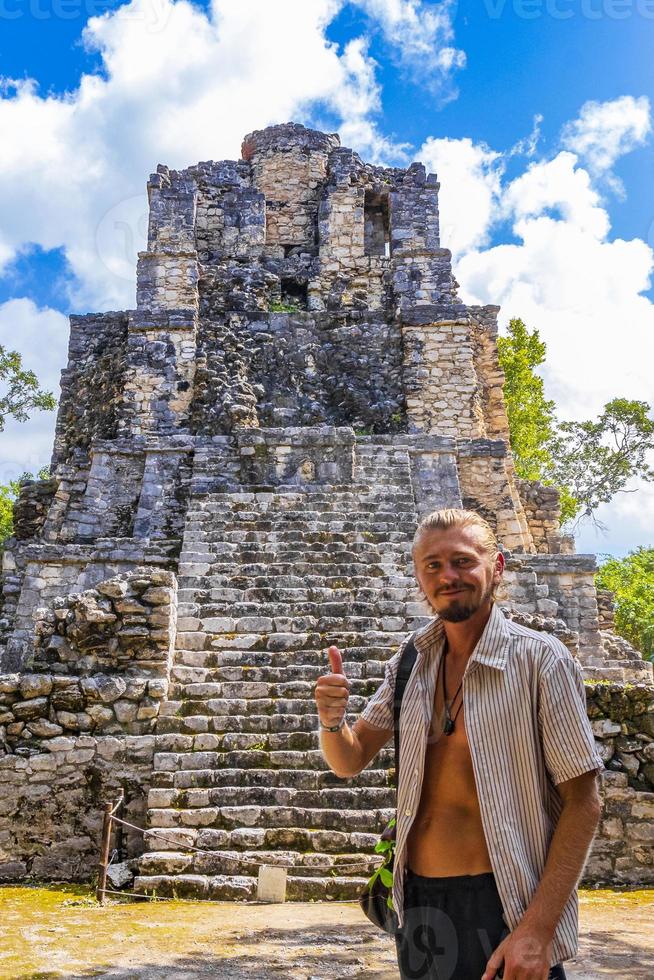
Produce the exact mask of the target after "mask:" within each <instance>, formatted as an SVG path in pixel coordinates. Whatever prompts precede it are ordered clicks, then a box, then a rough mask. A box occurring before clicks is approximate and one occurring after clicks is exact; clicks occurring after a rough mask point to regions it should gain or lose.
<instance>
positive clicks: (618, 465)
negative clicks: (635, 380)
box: [498, 319, 654, 524]
mask: <svg viewBox="0 0 654 980" xmlns="http://www.w3.org/2000/svg"><path fill="white" fill-rule="evenodd" d="M498 350H499V359H500V365H501V367H502V369H503V371H504V375H505V383H504V396H505V400H506V407H507V415H508V420H509V434H510V440H511V449H512V451H513V456H514V460H515V467H516V472H517V473H518V476H520V477H521V478H522V479H525V480H540V482H541V483H544V484H545V485H548V486H555V487H556V488H557V489H558V490H559V494H560V501H561V523H562V524H565V523H567V522H569V521H572V520H574V519H575V518H576V519H581V518H584V517H593V515H594V513H595V511H596V510H597V508H598V507H599V505H600V504H603V503H608V502H609V501H610V500H611V499H612V498H613V497H614V496H615V494H616V493H621V492H626V487H627V484H628V482H629V481H630V480H632V479H633V478H635V477H639V478H640V479H641V480H646V481H650V480H654V470H653V469H652V468H651V467H650V466H649V465H648V463H647V455H648V453H649V452H651V451H652V450H653V449H654V421H653V420H652V419H651V418H650V417H649V412H650V406H649V405H648V404H647V402H639V401H631V400H629V399H627V398H614V399H613V400H612V401H610V402H607V404H606V405H605V406H604V409H603V410H602V413H601V414H600V416H599V417H598V418H597V419H596V420H595V421H592V420H591V421H586V422H559V421H558V420H557V418H556V412H555V405H554V402H553V401H549V400H548V399H547V398H546V397H545V391H544V386H543V380H542V378H540V377H539V376H538V375H537V374H536V373H535V369H536V368H538V367H539V366H540V365H541V364H543V363H544V362H545V356H546V353H547V350H546V346H545V344H544V342H543V341H542V340H541V339H540V337H539V334H538V331H537V330H534V331H533V332H530V331H529V329H528V328H527V327H526V326H525V324H524V322H523V321H522V320H519V319H513V320H511V322H510V323H509V328H508V335H507V336H506V337H499V338H498Z"/></svg>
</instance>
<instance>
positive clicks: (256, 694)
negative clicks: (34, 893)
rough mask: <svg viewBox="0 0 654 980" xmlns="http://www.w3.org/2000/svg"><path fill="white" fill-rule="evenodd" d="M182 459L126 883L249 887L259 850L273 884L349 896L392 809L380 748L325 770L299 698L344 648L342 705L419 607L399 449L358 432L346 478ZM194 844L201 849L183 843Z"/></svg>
mask: <svg viewBox="0 0 654 980" xmlns="http://www.w3.org/2000/svg"><path fill="white" fill-rule="evenodd" d="M220 470H221V466H220V461H219V460H218V459H215V458H214V459H213V460H212V458H211V455H210V454H209V453H205V454H203V455H200V456H197V457H196V466H195V472H194V477H193V487H192V495H191V502H190V506H189V512H188V519H187V525H186V531H185V536H184V543H183V549H182V555H181V559H180V572H179V602H180V606H179V620H178V635H177V650H176V655H175V664H174V668H173V674H172V677H173V682H172V685H171V690H170V694H169V697H170V700H169V702H168V703H167V704H165V705H164V706H163V710H162V713H161V715H160V719H159V722H158V729H157V734H158V744H159V745H163V746H164V747H165V751H159V752H158V753H157V754H156V756H155V773H154V778H153V783H152V789H151V791H150V796H149V801H148V805H149V812H148V827H149V828H150V829H152V830H153V831H155V832H156V833H157V834H161V835H162V836H164V837H166V838H167V840H166V841H165V842H164V841H162V840H160V839H155V838H150V839H149V842H148V846H149V848H150V850H149V851H147V852H146V853H145V854H144V855H143V857H142V859H141V865H140V874H139V876H138V877H137V879H136V883H135V888H136V890H137V891H139V892H141V893H145V892H150V893H151V892H156V893H157V894H159V895H173V894H176V895H179V896H182V895H183V896H189V897H206V898H213V899H234V898H254V897H255V896H256V887H257V875H258V869H259V866H260V865H261V864H268V865H282V866H285V867H287V869H288V871H287V874H288V878H287V897H288V898H289V899H291V900H307V899H312V898H332V899H335V898H341V899H343V898H353V897H354V896H355V895H356V894H357V892H358V890H359V889H360V887H361V885H362V884H363V883H364V881H365V880H366V879H367V877H369V875H370V874H371V872H372V870H373V868H374V867H375V866H376V864H377V860H376V858H375V856H374V855H373V853H372V852H373V848H374V845H375V843H376V841H377V839H378V834H379V833H380V831H381V830H382V829H383V827H384V826H385V824H386V822H387V820H388V819H389V818H390V817H391V816H392V813H393V802H394V793H393V790H392V783H391V781H390V778H389V777H390V776H391V775H392V770H391V769H390V767H391V766H392V764H393V760H392V748H391V747H390V746H389V747H387V748H386V749H384V750H383V751H382V752H381V753H380V754H379V756H378V757H377V759H376V760H375V761H374V763H373V765H372V766H371V767H370V768H369V769H368V770H366V771H365V772H364V773H362V774H361V775H360V776H359V777H357V778H356V779H351V780H343V779H339V778H338V777H336V776H334V774H333V773H331V772H330V771H329V770H328V769H327V767H326V765H325V763H324V761H323V759H322V756H321V753H320V750H319V736H318V732H317V724H318V719H317V715H316V712H315V703H314V700H313V688H314V685H315V681H316V679H317V677H318V676H319V675H320V674H321V673H324V672H325V671H326V670H327V669H328V662H327V658H326V653H325V651H326V648H327V647H328V646H329V645H330V644H337V645H338V646H339V647H340V648H341V649H342V650H343V651H344V663H345V672H346V674H347V676H348V677H349V678H350V680H351V682H352V686H351V697H350V706H349V713H350V715H351V716H355V715H356V714H357V713H358V712H359V711H360V710H361V708H362V707H363V705H364V703H365V700H366V698H367V697H368V696H369V695H370V694H371V693H372V692H373V691H375V690H376V688H377V687H378V685H379V683H380V682H381V679H382V677H383V666H384V660H385V659H387V657H388V655H389V653H390V652H392V650H393V649H395V648H396V647H397V645H398V643H399V642H400V640H401V639H402V638H403V637H404V636H405V635H406V633H407V632H408V631H409V630H410V629H412V628H414V627H415V625H416V624H417V623H418V622H419V621H421V620H418V619H416V615H417V614H418V613H419V609H418V607H417V605H416V604H415V602H414V601H413V589H414V582H413V579H412V578H411V577H409V575H408V574H407V573H408V571H409V569H410V546H411V539H412V536H413V532H414V530H415V525H416V507H415V501H414V499H413V491H412V486H411V476H410V462H409V456H408V452H407V451H406V450H402V449H398V448H394V447H392V446H390V445H379V444H375V442H374V437H368V438H367V439H365V438H364V439H359V440H358V443H357V446H356V462H355V472H354V482H353V483H349V484H345V485H340V486H332V487H329V488H327V487H321V486H316V485H312V486H306V487H304V488H301V487H298V486H277V487H274V488H273V487H260V486H252V487H241V488H240V489H239V491H238V492H232V491H230V490H229V489H226V488H225V483H224V474H221V472H220ZM188 846H191V847H193V848H197V849H199V850H185V848H186V847H188Z"/></svg>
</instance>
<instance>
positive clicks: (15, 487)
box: [0, 466, 50, 549]
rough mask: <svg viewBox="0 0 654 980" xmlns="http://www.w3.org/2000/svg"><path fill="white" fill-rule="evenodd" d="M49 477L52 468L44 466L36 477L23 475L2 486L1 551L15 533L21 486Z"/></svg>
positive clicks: (0, 502) (0, 501) (0, 506)
mask: <svg viewBox="0 0 654 980" xmlns="http://www.w3.org/2000/svg"><path fill="white" fill-rule="evenodd" d="M49 476H50V468H49V467H48V466H44V467H42V469H40V470H39V472H38V475H37V476H36V477H35V476H33V475H32V474H31V473H23V474H21V476H19V477H18V479H17V480H10V481H9V483H6V484H4V485H0V549H1V548H2V544H3V542H4V541H6V540H7V538H10V537H11V536H12V534H13V533H14V502H15V501H16V499H17V497H18V494H19V493H20V488H21V484H22V483H26V482H27V481H28V480H47V479H48V478H49Z"/></svg>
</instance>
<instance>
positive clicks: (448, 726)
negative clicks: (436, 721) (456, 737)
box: [443, 715, 454, 735]
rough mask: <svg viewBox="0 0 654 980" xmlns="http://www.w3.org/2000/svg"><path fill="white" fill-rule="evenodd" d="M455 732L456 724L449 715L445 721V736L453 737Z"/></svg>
mask: <svg viewBox="0 0 654 980" xmlns="http://www.w3.org/2000/svg"><path fill="white" fill-rule="evenodd" d="M453 731H454V722H453V721H452V719H451V718H450V716H449V715H448V716H447V718H446V719H445V724H444V725H443V734H444V735H451V734H452V732H453Z"/></svg>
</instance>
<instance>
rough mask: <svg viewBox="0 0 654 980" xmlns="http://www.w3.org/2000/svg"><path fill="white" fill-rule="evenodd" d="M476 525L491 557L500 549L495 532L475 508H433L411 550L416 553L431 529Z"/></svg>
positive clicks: (440, 529)
mask: <svg viewBox="0 0 654 980" xmlns="http://www.w3.org/2000/svg"><path fill="white" fill-rule="evenodd" d="M466 527H476V528H478V529H479V531H480V532H481V534H480V538H481V545H482V547H483V549H484V551H485V552H486V553H487V554H488V556H489V557H490V558H495V556H496V554H497V553H498V551H499V546H498V543H497V538H496V537H495V532H494V531H493V528H492V527H491V526H490V524H489V523H488V521H487V520H485V519H484V518H483V517H482V516H481V514H477V512H476V511H474V510H463V509H462V508H456V507H450V508H448V509H447V510H433V511H432V512H431V514H427V516H426V517H423V519H422V520H421V521H420V524H418V527H417V529H416V533H415V534H414V536H413V544H412V546H411V550H412V552H413V553H415V550H416V548H417V546H418V543H419V542H420V541H421V540H422V539H423V537H424V536H425V535H426V534H428V533H429V532H430V531H449V530H451V529H452V528H461V529H463V528H466Z"/></svg>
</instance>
